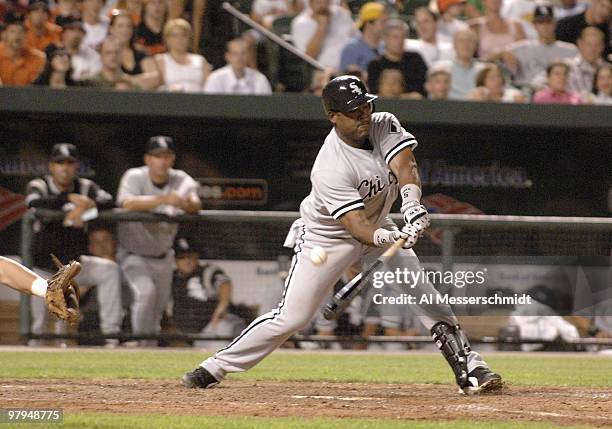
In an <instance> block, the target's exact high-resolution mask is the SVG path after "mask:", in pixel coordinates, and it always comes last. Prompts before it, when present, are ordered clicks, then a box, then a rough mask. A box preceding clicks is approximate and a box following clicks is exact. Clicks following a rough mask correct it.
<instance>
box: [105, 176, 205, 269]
mask: <svg viewBox="0 0 612 429" xmlns="http://www.w3.org/2000/svg"><path fill="white" fill-rule="evenodd" d="M169 174H170V177H169V179H168V182H167V183H166V184H165V185H164V186H162V187H158V186H156V185H155V184H154V183H153V182H152V181H151V177H150V176H149V167H147V166H143V167H138V168H131V169H129V170H128V171H126V172H125V173H124V175H123V177H121V181H120V182H119V190H118V191H117V205H118V206H121V205H122V204H123V202H124V201H125V200H127V199H128V198H130V197H136V196H142V195H162V194H167V193H168V192H171V191H175V192H176V193H178V194H179V195H180V196H181V197H186V196H187V195H189V194H191V193H192V192H197V191H198V187H199V184H198V183H197V182H196V181H195V180H193V179H192V178H191V176H189V175H188V174H187V173H185V172H184V171H182V170H175V169H171V170H170V173H169ZM152 211H153V212H156V213H163V214H169V215H173V214H177V211H178V209H176V208H175V207H172V206H164V205H162V206H159V207H157V208H156V209H154V210H152ZM177 230H178V224H176V223H167V222H122V223H120V224H119V226H118V236H119V244H121V246H122V247H123V248H124V249H126V250H127V251H128V252H130V253H135V254H137V255H142V256H153V257H159V256H161V255H163V254H165V253H166V252H167V251H168V250H169V249H170V248H171V247H172V244H173V242H174V237H175V236H176V232H177Z"/></svg>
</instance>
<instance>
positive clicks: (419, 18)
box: [404, 7, 467, 67]
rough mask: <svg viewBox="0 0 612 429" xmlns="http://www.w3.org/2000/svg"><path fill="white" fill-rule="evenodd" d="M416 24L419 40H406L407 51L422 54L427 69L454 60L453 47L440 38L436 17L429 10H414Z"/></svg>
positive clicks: (424, 8) (425, 8)
mask: <svg viewBox="0 0 612 429" xmlns="http://www.w3.org/2000/svg"><path fill="white" fill-rule="evenodd" d="M414 23H415V25H416V32H417V35H418V36H419V38H418V39H406V40H405V42H404V49H405V50H406V51H411V52H416V53H418V54H420V55H421V57H423V59H424V60H425V64H427V67H431V66H432V65H433V64H434V63H436V62H437V61H443V60H452V59H453V57H454V55H455V53H454V52H453V45H452V44H451V43H450V42H447V41H445V40H443V38H442V37H440V36H439V33H438V30H437V26H438V25H437V22H436V15H435V14H434V13H433V12H432V11H431V10H430V9H429V8H427V7H418V8H416V9H415V10H414ZM466 27H467V24H466Z"/></svg>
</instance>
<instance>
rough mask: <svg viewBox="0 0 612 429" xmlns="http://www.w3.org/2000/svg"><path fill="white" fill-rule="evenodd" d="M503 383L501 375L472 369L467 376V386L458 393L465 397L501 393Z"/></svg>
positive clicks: (480, 369)
mask: <svg viewBox="0 0 612 429" xmlns="http://www.w3.org/2000/svg"><path fill="white" fill-rule="evenodd" d="M502 387H503V382H502V378H501V375H499V374H496V373H494V372H493V371H491V370H490V369H489V368H485V367H481V366H479V367H478V368H474V370H472V372H470V373H469V374H468V384H467V386H465V387H464V388H463V389H461V388H460V389H459V393H462V394H465V395H487V394H498V393H501V390H502Z"/></svg>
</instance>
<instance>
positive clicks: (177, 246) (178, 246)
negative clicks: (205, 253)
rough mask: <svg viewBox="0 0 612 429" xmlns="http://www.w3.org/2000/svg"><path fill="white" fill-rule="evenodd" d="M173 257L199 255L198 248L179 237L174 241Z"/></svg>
mask: <svg viewBox="0 0 612 429" xmlns="http://www.w3.org/2000/svg"><path fill="white" fill-rule="evenodd" d="M173 248H174V256H175V257H177V258H180V257H181V256H185V255H193V254H197V255H198V256H199V255H200V254H201V252H200V248H199V247H197V246H196V245H194V244H193V243H192V242H190V241H189V240H188V239H187V238H185V237H179V238H177V239H176V240H175V241H174V247H173Z"/></svg>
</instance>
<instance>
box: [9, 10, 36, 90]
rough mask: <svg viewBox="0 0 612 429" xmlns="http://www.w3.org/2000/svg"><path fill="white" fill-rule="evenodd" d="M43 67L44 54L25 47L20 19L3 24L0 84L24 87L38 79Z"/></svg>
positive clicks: (13, 18)
mask: <svg viewBox="0 0 612 429" xmlns="http://www.w3.org/2000/svg"><path fill="white" fill-rule="evenodd" d="M44 65H45V54H44V53H43V52H41V51H39V50H37V49H33V48H29V47H27V46H25V29H24V25H23V21H21V19H19V18H16V17H12V18H11V19H10V20H9V21H8V22H5V25H4V30H3V31H2V42H0V82H1V83H2V84H3V85H5V86H26V85H29V84H30V83H32V81H34V79H36V78H37V77H38V75H39V74H40V72H41V70H42V69H43V67H44Z"/></svg>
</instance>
